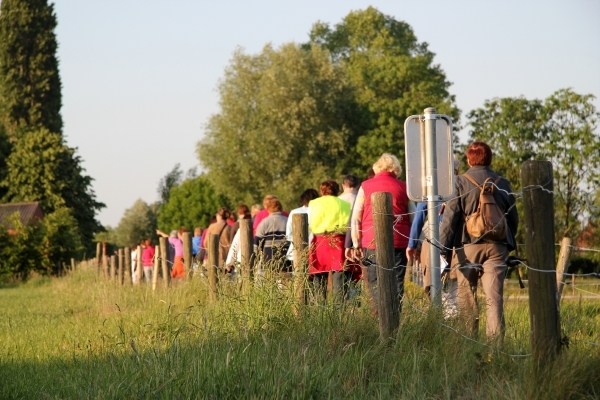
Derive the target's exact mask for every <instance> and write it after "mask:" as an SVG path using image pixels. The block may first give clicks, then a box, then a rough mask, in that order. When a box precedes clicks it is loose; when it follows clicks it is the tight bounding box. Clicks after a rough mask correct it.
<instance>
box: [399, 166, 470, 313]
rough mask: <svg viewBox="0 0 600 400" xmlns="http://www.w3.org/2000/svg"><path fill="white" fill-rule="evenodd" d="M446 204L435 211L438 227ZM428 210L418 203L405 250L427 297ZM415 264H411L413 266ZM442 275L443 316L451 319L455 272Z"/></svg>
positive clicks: (442, 272)
mask: <svg viewBox="0 0 600 400" xmlns="http://www.w3.org/2000/svg"><path fill="white" fill-rule="evenodd" d="M453 167H454V175H458V172H459V171H458V170H459V167H460V160H459V159H458V157H457V156H456V155H454V157H453ZM445 207H446V204H445V203H444V204H441V205H440V206H439V208H437V209H436V210H434V211H435V214H437V215H438V218H439V222H440V227H441V223H442V222H443V216H444V210H445ZM427 216H428V210H427V203H426V202H419V203H418V204H417V209H416V211H415V213H414V218H413V222H412V226H411V228H410V239H409V241H408V247H407V248H406V258H407V259H408V261H410V260H413V261H415V262H418V263H419V264H420V266H421V268H422V273H423V289H424V290H425V293H426V294H427V295H429V292H430V287H431V270H430V268H428V267H429V246H430V244H429V240H430V239H431V235H430V234H429V227H428V226H426V225H425V222H426V221H427ZM414 265H415V264H413V266H414ZM441 275H442V281H443V285H442V306H443V307H444V316H445V317H452V316H454V315H455V314H456V312H457V304H456V303H457V298H456V296H457V292H458V286H457V281H456V279H457V278H456V271H455V270H452V269H450V268H446V269H443V270H442V271H441Z"/></svg>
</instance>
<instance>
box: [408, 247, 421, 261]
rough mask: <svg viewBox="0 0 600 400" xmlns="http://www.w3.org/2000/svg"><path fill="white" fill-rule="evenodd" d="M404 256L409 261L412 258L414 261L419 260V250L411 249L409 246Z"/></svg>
mask: <svg viewBox="0 0 600 400" xmlns="http://www.w3.org/2000/svg"><path fill="white" fill-rule="evenodd" d="M406 258H407V259H408V260H409V261H410V260H412V259H414V260H416V261H421V257H420V254H419V251H418V250H417V249H411V248H410V247H407V248H406Z"/></svg>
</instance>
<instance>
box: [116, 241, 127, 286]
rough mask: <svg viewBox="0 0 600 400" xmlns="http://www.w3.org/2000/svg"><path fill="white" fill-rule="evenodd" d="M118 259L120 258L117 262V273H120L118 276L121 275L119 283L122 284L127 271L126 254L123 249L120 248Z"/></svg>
mask: <svg viewBox="0 0 600 400" xmlns="http://www.w3.org/2000/svg"><path fill="white" fill-rule="evenodd" d="M118 260H119V261H118V263H117V265H118V270H117V273H118V277H119V279H118V280H119V285H122V284H123V283H124V282H125V281H124V279H125V271H123V268H124V266H125V257H124V254H123V249H119V252H118Z"/></svg>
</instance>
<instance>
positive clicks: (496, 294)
mask: <svg viewBox="0 0 600 400" xmlns="http://www.w3.org/2000/svg"><path fill="white" fill-rule="evenodd" d="M467 162H468V164H469V167H470V168H469V170H468V171H467V172H466V173H465V174H463V175H459V176H457V177H456V190H455V193H454V197H453V198H452V199H451V200H450V201H448V202H447V204H446V210H445V212H444V217H443V222H442V225H441V226H442V228H441V230H440V243H441V245H442V246H443V249H444V251H445V253H446V255H447V256H448V255H450V254H452V249H453V248H454V253H453V254H452V259H451V261H450V266H451V268H454V269H456V271H457V278H458V308H459V316H460V318H461V319H463V321H464V322H465V323H466V327H467V329H468V330H469V331H470V333H471V334H472V335H473V336H476V335H477V332H478V329H479V308H478V306H477V281H478V279H481V284H482V287H483V291H484V293H485V296H486V317H487V318H486V319H487V322H486V335H487V337H488V339H489V340H493V341H496V343H497V344H498V345H502V341H503V337H504V314H503V308H504V305H503V287H504V277H505V275H506V268H507V266H506V259H507V258H508V253H509V252H511V251H512V250H514V249H515V246H516V242H515V236H514V235H515V233H516V232H517V227H518V222H519V217H518V214H517V209H516V206H515V198H514V196H513V195H512V188H511V186H510V183H509V182H508V181H507V180H506V179H504V178H503V177H501V176H499V175H498V174H496V173H495V172H494V171H493V170H492V169H491V168H490V164H491V163H492V150H491V149H490V147H489V146H488V145H487V144H486V143H483V142H473V143H472V144H471V145H470V146H469V148H468V149H467Z"/></svg>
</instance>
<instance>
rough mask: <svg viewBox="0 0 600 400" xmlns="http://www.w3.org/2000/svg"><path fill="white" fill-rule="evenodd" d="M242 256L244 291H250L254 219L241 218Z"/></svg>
mask: <svg viewBox="0 0 600 400" xmlns="http://www.w3.org/2000/svg"><path fill="white" fill-rule="evenodd" d="M239 230H240V248H239V251H240V256H241V257H240V258H241V260H242V263H241V265H240V268H241V269H242V271H241V273H242V292H243V293H246V294H247V293H248V288H249V286H250V282H251V281H252V260H253V257H252V255H253V254H254V238H253V237H252V220H251V219H242V220H240V228H239Z"/></svg>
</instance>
